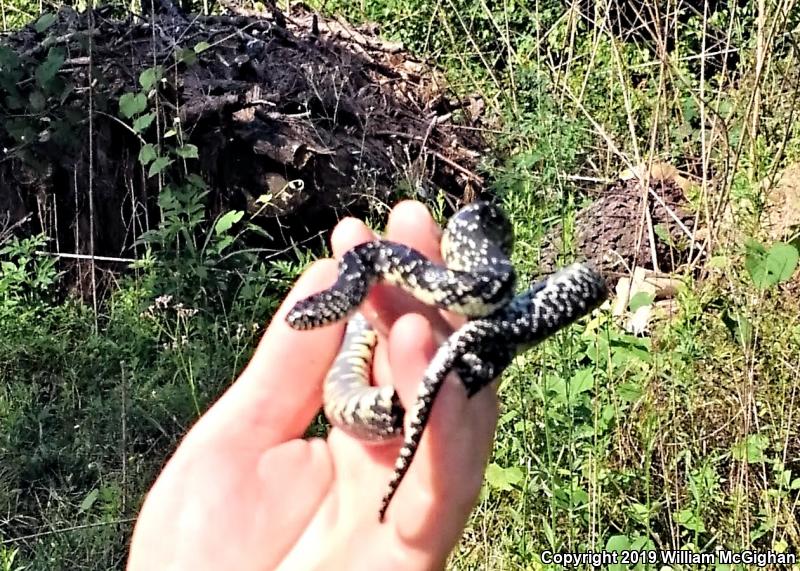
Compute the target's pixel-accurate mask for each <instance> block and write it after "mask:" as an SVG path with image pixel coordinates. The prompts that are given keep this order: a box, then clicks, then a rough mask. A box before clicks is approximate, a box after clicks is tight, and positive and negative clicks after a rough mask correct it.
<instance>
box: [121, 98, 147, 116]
mask: <svg viewBox="0 0 800 571" xmlns="http://www.w3.org/2000/svg"><path fill="white" fill-rule="evenodd" d="M146 108H147V97H146V96H145V94H144V93H124V94H123V95H122V97H120V98H119V112H120V114H121V115H122V116H123V117H125V118H126V119H130V118H131V117H133V116H134V115H138V114H139V113H141V112H142V111H144V110H145V109H146Z"/></svg>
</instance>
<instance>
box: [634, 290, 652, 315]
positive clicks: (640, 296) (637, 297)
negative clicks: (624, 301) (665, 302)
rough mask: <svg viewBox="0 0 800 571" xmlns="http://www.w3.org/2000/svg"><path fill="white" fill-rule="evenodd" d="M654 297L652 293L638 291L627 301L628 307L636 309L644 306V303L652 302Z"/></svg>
mask: <svg viewBox="0 0 800 571" xmlns="http://www.w3.org/2000/svg"><path fill="white" fill-rule="evenodd" d="M655 298H656V296H655V295H653V294H652V293H647V292H645V291H640V292H638V293H636V294H634V295H633V297H632V298H631V300H630V301H629V302H628V309H630V310H631V311H636V310H637V309H639V308H640V307H644V306H646V305H650V304H651V303H653V300H654V299H655Z"/></svg>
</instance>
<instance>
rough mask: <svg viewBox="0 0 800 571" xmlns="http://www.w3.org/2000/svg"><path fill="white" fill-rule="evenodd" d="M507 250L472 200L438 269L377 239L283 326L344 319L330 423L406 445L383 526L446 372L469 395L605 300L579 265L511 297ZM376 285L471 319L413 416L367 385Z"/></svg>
mask: <svg viewBox="0 0 800 571" xmlns="http://www.w3.org/2000/svg"><path fill="white" fill-rule="evenodd" d="M513 243H514V233H513V227H512V225H511V222H510V220H509V218H508V217H507V216H506V214H505V213H504V212H503V210H502V209H501V208H500V207H499V206H497V205H495V204H494V203H492V202H489V201H478V202H473V203H471V204H468V205H466V206H464V207H462V208H461V209H460V210H458V211H457V212H456V213H455V214H454V215H453V216H452V217H451V218H450V219H449V220H448V223H447V225H446V227H445V230H444V232H443V234H442V240H441V244H440V250H441V254H442V259H443V260H444V265H442V264H440V263H437V262H435V261H432V260H430V259H428V258H426V257H425V256H424V255H423V254H422V253H421V252H419V251H417V250H415V249H414V248H411V247H410V246H406V245H404V244H399V243H397V242H393V241H390V240H386V239H382V238H377V239H375V240H372V241H370V242H365V243H363V244H360V245H358V246H355V247H354V248H352V249H350V250H348V251H347V252H345V253H344V255H343V256H342V258H341V259H340V261H339V267H338V276H337V279H336V282H335V283H334V284H333V285H332V286H331V287H329V288H328V289H325V290H323V291H321V292H318V293H315V294H312V295H310V296H308V297H306V298H304V299H301V300H300V301H298V302H297V303H295V304H294V306H293V307H292V308H291V309H290V310H289V312H288V313H287V314H286V321H287V323H288V324H289V325H290V326H291V327H292V328H294V329H298V330H307V329H312V328H316V327H322V326H325V325H329V324H332V323H335V322H338V321H341V320H345V319H346V320H347V326H346V328H345V333H344V337H343V340H342V345H341V349H340V350H339V353H338V354H337V356H336V357H335V358H334V361H333V363H332V366H331V368H330V369H329V372H328V374H327V376H326V378H325V381H324V383H323V408H324V411H325V414H326V416H327V418H328V420H329V421H330V423H331V425H332V426H335V427H338V428H340V429H342V430H344V431H345V432H347V433H349V434H351V435H352V436H354V437H356V438H359V439H362V440H365V441H385V440H390V439H393V438H397V437H400V436H402V437H403V439H404V440H403V444H402V447H401V448H400V451H399V454H398V456H397V460H396V462H395V465H394V471H393V474H392V477H391V480H390V482H389V485H388V488H387V492H386V494H385V495H384V497H383V499H382V500H381V504H380V509H379V512H378V516H379V520H380V521H381V522H383V521H384V520H385V517H386V512H387V510H388V508H389V505H390V503H391V501H392V499H393V498H394V496H395V494H396V492H397V490H398V488H399V486H400V484H401V482H402V481H403V479H404V477H405V475H406V474H407V472H408V469H409V467H410V466H411V463H412V460H413V458H414V456H415V454H416V452H417V449H418V447H419V443H420V441H421V439H422V435H423V433H424V431H425V428H426V426H427V424H428V420H429V418H430V414H431V410H432V408H433V403H434V401H435V399H436V396H437V394H438V393H439V391H440V389H441V387H442V386H443V384H444V381H445V378H446V377H447V375H448V374H449V373H451V372H455V373H456V374H457V376H458V378H459V379H460V381H461V383H462V384H463V386H464V388H465V390H466V393H467V396H468V397H470V398H471V397H472V396H474V395H475V394H477V393H478V392H479V391H480V390H481V389H482V388H484V387H485V386H487V385H488V384H490V383H491V382H492V381H493V380H494V379H495V378H497V377H499V376H500V375H501V374H502V372H503V371H504V370H505V369H506V368H507V367H508V366H509V365H510V364H511V362H512V361H513V359H514V357H515V356H516V355H518V354H520V353H522V352H523V351H525V350H527V349H529V348H530V347H532V346H533V345H535V344H537V343H539V342H541V341H543V340H544V339H546V338H548V337H550V336H551V335H553V334H554V333H556V332H557V331H559V330H560V329H562V328H564V327H566V326H568V325H570V324H571V323H573V322H574V321H576V320H577V319H579V318H580V317H582V316H584V315H586V314H587V313H589V312H590V311H592V310H593V309H595V308H596V307H598V306H599V305H600V304H601V303H602V302H603V301H604V300H605V299H606V297H607V295H608V289H607V285H606V282H605V280H604V278H603V277H602V276H601V275H600V274H599V273H598V272H597V271H596V270H595V269H594V268H593V267H592V266H591V265H589V264H581V263H575V264H572V265H570V266H568V267H565V268H562V269H561V270H559V271H557V272H555V273H553V274H551V275H549V276H548V277H546V278H545V279H543V280H541V281H538V282H537V283H535V284H533V285H532V286H531V287H529V288H528V289H527V290H525V291H523V292H521V293H515V289H516V272H515V270H514V267H513V265H512V263H511V259H510V257H511V253H512V249H513ZM378 282H383V283H388V284H391V285H394V286H397V287H399V288H401V289H402V290H404V291H406V292H407V293H409V294H411V295H412V296H413V297H415V298H416V299H418V300H420V301H421V302H423V303H424V304H426V305H430V306H434V307H437V308H440V309H444V310H448V311H452V312H454V313H457V314H460V315H463V316H465V317H467V318H468V321H467V322H466V323H465V324H464V325H463V326H461V327H460V328H458V329H456V330H455V331H454V332H453V333H451V334H450V336H449V337H448V338H447V339H446V340H445V341H444V343H443V344H442V345H440V346H439V348H438V349H437V350H436V352H435V353H434V355H433V358H432V359H431V361H430V363H429V364H428V366H427V368H426V369H425V372H424V373H423V376H422V380H421V382H420V384H419V388H418V392H417V395H416V400H415V402H414V405H413V407H411V409H410V410H409V411H406V410H404V408H403V406H402V404H401V402H400V399H399V397H398V395H397V392H396V390H395V389H394V387H392V386H381V387H378V386H373V385H371V383H370V376H371V375H370V373H371V365H372V356H373V352H374V347H375V344H376V342H377V335H376V333H375V331H374V329H373V328H372V327H371V326H370V325H369V323H368V322H367V320H366V318H365V317H364V316H363V314H361V313H360V312H359V307H360V305H361V304H362V302H363V301H364V300H365V299H366V297H367V295H368V293H369V290H370V288H371V287H372V286H373V285H374V284H376V283H378Z"/></svg>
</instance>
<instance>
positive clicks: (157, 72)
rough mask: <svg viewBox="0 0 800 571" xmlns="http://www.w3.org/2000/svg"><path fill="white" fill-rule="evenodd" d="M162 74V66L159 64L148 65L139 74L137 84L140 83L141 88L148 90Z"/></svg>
mask: <svg viewBox="0 0 800 571" xmlns="http://www.w3.org/2000/svg"><path fill="white" fill-rule="evenodd" d="M163 75H164V68H163V67H161V66H160V65H156V66H153V67H148V68H147V69H146V70H144V71H143V72H142V73H140V74H139V85H141V86H142V89H144V90H145V91H150V90H151V89H152V88H153V86H154V85H155V84H156V83H158V81H159V80H160V79H161V77H162V76H163Z"/></svg>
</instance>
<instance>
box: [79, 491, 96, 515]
mask: <svg viewBox="0 0 800 571" xmlns="http://www.w3.org/2000/svg"><path fill="white" fill-rule="evenodd" d="M99 495H100V492H99V491H98V490H97V488H95V489H94V490H92V491H91V492H89V493H88V494H87V495H86V497H85V498H84V499H83V501H82V502H81V505H80V508H78V513H83V512H86V511H89V510H90V509H91V508H92V506H93V505H94V503H95V502H96V501H97V497H98V496H99Z"/></svg>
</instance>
